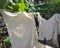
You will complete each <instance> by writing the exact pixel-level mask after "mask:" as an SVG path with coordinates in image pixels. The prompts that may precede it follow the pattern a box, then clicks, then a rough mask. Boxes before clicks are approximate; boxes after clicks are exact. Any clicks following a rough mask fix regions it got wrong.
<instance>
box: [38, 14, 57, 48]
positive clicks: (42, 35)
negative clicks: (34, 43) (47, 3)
mask: <svg viewBox="0 0 60 48" xmlns="http://www.w3.org/2000/svg"><path fill="white" fill-rule="evenodd" d="M38 21H39V37H38V40H39V41H40V43H39V44H40V45H41V46H40V47H42V48H56V47H58V41H57V25H56V24H57V22H56V15H53V16H52V17H51V18H50V19H49V20H45V19H44V18H42V17H41V16H40V15H39V14H38ZM41 42H43V44H42V43H41ZM43 46H44V47H43Z"/></svg>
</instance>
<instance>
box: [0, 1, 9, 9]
mask: <svg viewBox="0 0 60 48" xmlns="http://www.w3.org/2000/svg"><path fill="white" fill-rule="evenodd" d="M7 3H8V0H0V9H4V8H5V7H6V5H7Z"/></svg>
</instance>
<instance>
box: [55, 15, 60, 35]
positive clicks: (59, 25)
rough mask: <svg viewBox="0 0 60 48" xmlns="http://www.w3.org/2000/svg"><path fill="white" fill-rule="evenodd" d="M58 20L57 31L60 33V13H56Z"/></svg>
mask: <svg viewBox="0 0 60 48" xmlns="http://www.w3.org/2000/svg"><path fill="white" fill-rule="evenodd" d="M56 21H57V31H58V34H60V14H56Z"/></svg>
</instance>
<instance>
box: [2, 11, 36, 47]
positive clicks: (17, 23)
mask: <svg viewBox="0 0 60 48" xmlns="http://www.w3.org/2000/svg"><path fill="white" fill-rule="evenodd" d="M1 13H2V15H3V18H4V21H5V23H6V26H7V30H8V34H9V36H10V39H11V40H10V41H11V44H12V48H34V46H35V44H36V43H35V40H36V27H35V22H34V19H33V18H31V17H29V15H28V13H26V12H18V13H10V12H7V11H5V10H1ZM31 16H32V15H31Z"/></svg>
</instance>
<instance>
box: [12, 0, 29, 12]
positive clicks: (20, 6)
mask: <svg viewBox="0 0 60 48" xmlns="http://www.w3.org/2000/svg"><path fill="white" fill-rule="evenodd" d="M28 8H29V7H28V6H27V5H26V2H25V0H19V1H18V2H17V3H16V5H15V6H14V7H13V10H14V11H17V12H19V11H25V10H27V9H28Z"/></svg>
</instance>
